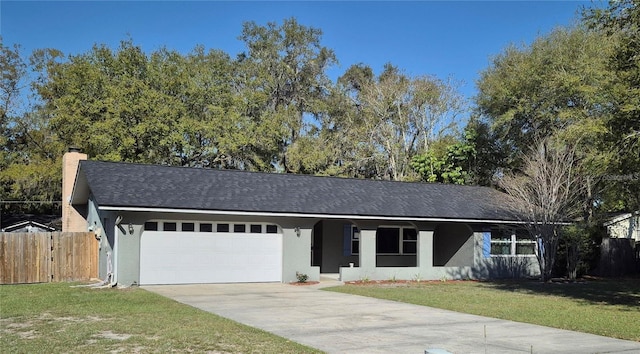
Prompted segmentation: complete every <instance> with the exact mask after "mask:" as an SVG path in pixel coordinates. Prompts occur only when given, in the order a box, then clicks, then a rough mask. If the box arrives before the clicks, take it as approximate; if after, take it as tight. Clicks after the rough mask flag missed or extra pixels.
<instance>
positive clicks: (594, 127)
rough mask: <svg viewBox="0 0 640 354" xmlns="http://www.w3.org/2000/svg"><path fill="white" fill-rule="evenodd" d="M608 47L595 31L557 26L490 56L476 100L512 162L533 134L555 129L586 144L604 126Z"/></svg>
mask: <svg viewBox="0 0 640 354" xmlns="http://www.w3.org/2000/svg"><path fill="white" fill-rule="evenodd" d="M610 50H611V46H610V45H609V44H608V43H607V42H605V41H603V37H602V36H601V35H600V34H598V33H595V32H591V31H588V30H585V29H583V28H573V29H563V28H560V29H557V30H555V31H553V32H552V33H551V34H549V35H547V36H543V37H540V38H538V39H536V40H535V41H534V42H533V43H532V44H531V45H530V46H528V47H524V48H518V47H515V46H510V47H508V48H507V49H506V50H505V51H504V52H503V53H501V54H500V55H498V56H496V57H495V58H494V60H493V63H492V65H491V66H490V67H489V68H488V69H487V70H485V71H484V72H483V73H482V74H481V78H480V80H479V81H478V91H479V93H478V96H477V97H476V103H477V107H478V109H479V112H480V114H481V115H482V116H483V117H484V118H485V119H487V120H488V121H489V123H490V125H491V129H492V132H491V133H492V135H493V138H495V139H496V140H497V141H498V143H499V145H500V146H499V147H500V148H501V149H504V151H505V152H506V153H507V154H508V155H507V158H509V159H510V160H512V161H513V163H514V164H513V165H512V166H511V167H516V168H517V167H518V161H517V158H516V157H517V156H519V154H520V153H521V152H523V151H526V150H527V148H528V147H529V146H531V144H532V142H533V141H535V140H537V139H540V138H543V137H546V136H549V135H551V134H559V135H562V137H563V138H565V139H568V140H570V141H572V142H575V143H579V142H585V143H586V142H589V143H588V144H585V147H588V146H593V144H592V142H593V141H594V140H597V139H598V137H599V136H600V135H601V134H602V133H603V132H605V131H606V125H605V120H604V118H605V115H604V112H603V107H605V106H606V105H607V104H608V102H609V97H608V95H607V93H606V92H604V91H603V90H601V89H600V87H601V85H602V83H603V82H606V80H607V75H609V72H608V70H607V69H606V62H607V58H608V53H610ZM587 151H589V150H587ZM598 151H599V149H598V147H597V146H593V149H590V152H591V153H593V154H594V155H596V154H597V153H598ZM594 158H595V157H594Z"/></svg>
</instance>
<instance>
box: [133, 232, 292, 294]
mask: <svg viewBox="0 0 640 354" xmlns="http://www.w3.org/2000/svg"><path fill="white" fill-rule="evenodd" d="M281 280H282V235H281V234H238V233H198V232H161V231H145V232H144V233H143V235H142V239H141V241H140V283H141V284H190V283H227V282H269V281H281Z"/></svg>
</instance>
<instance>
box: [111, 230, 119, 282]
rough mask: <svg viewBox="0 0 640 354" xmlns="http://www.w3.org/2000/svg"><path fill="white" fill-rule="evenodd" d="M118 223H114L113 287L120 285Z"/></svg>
mask: <svg viewBox="0 0 640 354" xmlns="http://www.w3.org/2000/svg"><path fill="white" fill-rule="evenodd" d="M118 231H119V230H118V225H113V254H112V255H113V257H112V259H113V274H112V275H111V284H110V285H111V287H114V286H116V285H118Z"/></svg>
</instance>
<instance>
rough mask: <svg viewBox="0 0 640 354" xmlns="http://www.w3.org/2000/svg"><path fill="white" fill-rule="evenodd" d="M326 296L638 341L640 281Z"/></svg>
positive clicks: (441, 286) (419, 287) (397, 286)
mask: <svg viewBox="0 0 640 354" xmlns="http://www.w3.org/2000/svg"><path fill="white" fill-rule="evenodd" d="M325 290H330V291H336V292H343V293H348V294H357V295H363V296H370V297H376V298H380V299H388V300H395V301H400V302H407V303H412V304H417V305H424V306H431V307H437V308H442V309H447V310H452V311H458V312H464V313H470V314H475V315H481V316H488V317H494V318H502V319H507V320H513V321H519V322H526V323H533V324H539V325H543V326H550V327H556V328H562V329H568V330H574V331H580V332H586V333H593V334H599V335H603V336H608V337H614V338H621V339H629V340H634V341H640V279H638V278H635V279H619V280H604V279H591V280H588V281H586V282H581V283H547V284H544V283H540V282H535V281H517V282H516V281H503V282H474V281H463V282H455V281H454V282H421V283H393V282H390V283H389V282H387V283H385V284H375V283H373V282H369V283H365V284H358V285H345V286H341V287H334V288H329V289H325Z"/></svg>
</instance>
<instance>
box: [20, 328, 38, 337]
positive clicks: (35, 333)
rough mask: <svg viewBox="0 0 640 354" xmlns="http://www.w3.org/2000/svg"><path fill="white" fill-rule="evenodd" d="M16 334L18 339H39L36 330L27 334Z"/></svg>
mask: <svg viewBox="0 0 640 354" xmlns="http://www.w3.org/2000/svg"><path fill="white" fill-rule="evenodd" d="M16 334H17V335H18V337H20V338H22V339H35V338H38V337H39V335H38V333H37V332H36V331H34V330H30V331H26V332H16Z"/></svg>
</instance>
